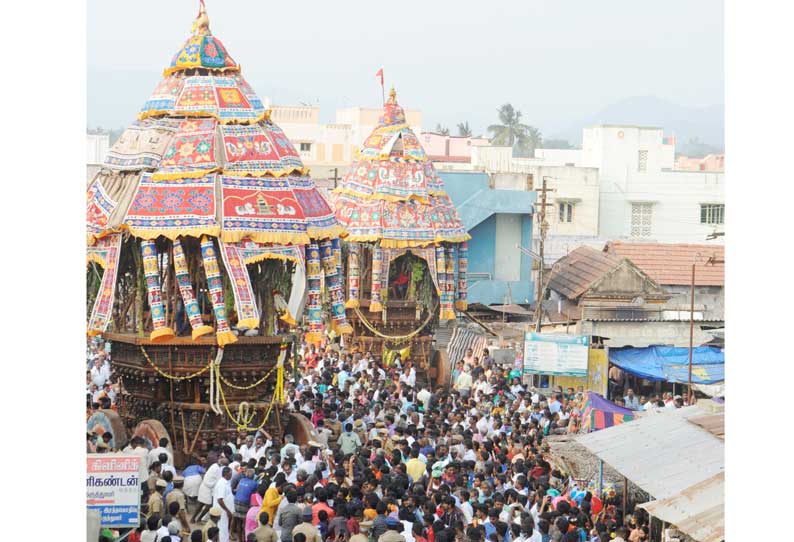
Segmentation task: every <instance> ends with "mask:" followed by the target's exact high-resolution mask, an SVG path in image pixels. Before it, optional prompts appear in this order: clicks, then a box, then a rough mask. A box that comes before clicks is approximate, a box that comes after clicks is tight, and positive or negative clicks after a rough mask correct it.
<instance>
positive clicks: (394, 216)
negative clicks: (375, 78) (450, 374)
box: [332, 88, 471, 248]
mask: <svg viewBox="0 0 794 542" xmlns="http://www.w3.org/2000/svg"><path fill="white" fill-rule="evenodd" d="M332 202H333V204H334V208H335V210H336V216H337V219H338V220H339V222H340V224H341V225H342V227H343V228H344V230H345V235H346V239H347V240H348V241H352V242H379V244H380V246H381V247H383V248H409V247H424V246H428V245H432V244H438V243H444V242H447V243H460V242H463V241H467V240H468V239H471V236H470V235H469V234H468V233H467V232H466V228H465V227H464V226H463V223H462V222H461V220H460V217H459V216H458V213H457V210H456V209H455V207H454V205H453V204H452V201H451V200H450V199H449V196H448V195H447V193H446V192H445V191H444V182H443V181H442V180H441V177H440V176H438V174H437V173H436V171H435V168H434V166H433V162H432V161H430V160H429V159H428V157H427V154H426V153H425V151H424V149H423V148H422V145H421V143H420V142H419V138H417V137H416V134H415V133H414V132H413V130H412V129H411V127H410V126H409V125H408V123H407V120H406V117H405V111H404V110H403V108H402V107H400V105H399V103H397V93H396V92H395V90H394V89H393V88H392V90H391V92H390V93H389V99H388V100H387V101H386V103H385V104H384V107H383V115H382V116H381V117H380V119H379V122H378V126H377V127H376V128H375V129H374V130H373V131H372V133H371V134H370V135H369V136H368V137H367V139H366V140H365V141H364V144H363V145H362V147H361V149H359V150H358V151H357V153H356V160H355V161H354V162H353V163H352V165H351V166H350V168H349V170H348V171H347V172H346V173H345V175H344V176H343V177H342V180H341V182H340V185H339V186H338V187H337V188H336V189H335V190H334V191H333V193H332Z"/></svg>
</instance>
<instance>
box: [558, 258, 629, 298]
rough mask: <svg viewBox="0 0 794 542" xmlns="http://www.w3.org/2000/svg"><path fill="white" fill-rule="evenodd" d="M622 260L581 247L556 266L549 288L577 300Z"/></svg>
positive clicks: (559, 261)
mask: <svg viewBox="0 0 794 542" xmlns="http://www.w3.org/2000/svg"><path fill="white" fill-rule="evenodd" d="M622 260H623V258H621V257H618V256H614V255H612V254H608V253H606V252H602V251H600V250H597V249H595V248H591V247H588V246H582V247H579V248H577V249H576V250H573V251H572V252H570V253H569V254H568V255H567V256H565V257H563V258H560V259H559V260H557V262H556V263H555V264H554V268H553V270H552V272H551V276H550V277H549V288H551V289H552V290H554V291H556V292H559V293H560V294H562V295H564V296H565V297H567V298H568V299H576V298H577V297H579V296H580V295H582V294H583V293H585V292H586V291H587V290H588V288H590V286H591V285H592V284H593V283H594V282H595V281H597V280H598V279H600V278H601V277H603V276H604V274H605V273H607V272H608V271H610V270H612V269H614V268H615V267H616V266H617V265H618V264H619V263H620V262H621V261H622Z"/></svg>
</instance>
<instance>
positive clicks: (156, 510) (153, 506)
mask: <svg viewBox="0 0 794 542" xmlns="http://www.w3.org/2000/svg"><path fill="white" fill-rule="evenodd" d="M166 485H167V484H166V482H165V480H163V479H162V478H158V479H157V481H155V483H154V486H155V490H154V491H153V492H152V493H151V494H150V495H149V501H148V502H147V514H148V516H149V517H152V516H153V515H155V514H157V515H158V516H160V517H162V516H163V508H164V507H165V503H164V502H163V492H164V491H165V488H166Z"/></svg>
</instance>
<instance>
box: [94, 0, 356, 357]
mask: <svg viewBox="0 0 794 542" xmlns="http://www.w3.org/2000/svg"><path fill="white" fill-rule="evenodd" d="M137 117H138V118H137V121H136V122H134V123H133V124H132V125H131V126H129V127H128V128H127V130H126V131H125V132H124V133H123V134H122V136H121V137H120V138H119V139H118V140H117V141H116V142H115V143H114V145H113V146H112V148H111V149H110V151H109V153H108V155H107V158H106V161H105V163H104V164H103V168H102V170H101V171H100V172H99V173H98V174H97V175H96V177H94V179H93V180H92V181H91V182H90V184H89V186H88V202H87V240H88V245H89V251H88V252H89V255H88V257H89V260H90V261H93V262H95V263H99V264H100V265H103V267H104V264H112V263H113V258H109V257H108V255H107V252H108V250H109V247H116V248H118V249H119V250H121V252H124V251H126V250H131V249H132V248H133V247H132V246H131V245H128V243H127V241H128V240H129V239H130V238H131V239H133V240H135V241H136V243H137V244H139V245H140V246H138V247H137V248H135V249H134V250H140V251H141V254H142V256H143V270H145V271H147V273H146V276H147V281H148V282H147V284H146V287H147V289H148V294H149V298H148V305H149V308H150V310H151V316H152V325H153V329H151V330H150V331H151V338H152V340H169V339H170V338H171V337H173V335H174V331H173V329H171V323H169V322H164V321H162V320H161V318H160V317H161V316H162V317H165V316H169V315H168V314H164V313H168V312H169V307H168V301H167V300H164V298H167V297H168V295H169V292H166V291H165V290H166V289H165V288H164V287H163V286H164V285H163V284H159V282H160V281H164V280H165V279H164V277H165V276H167V275H168V274H167V273H165V275H164V274H163V273H164V272H163V269H160V270H159V273H156V271H157V270H158V268H157V265H160V266H161V267H162V266H163V265H167V266H170V265H172V264H173V265H176V266H179V267H180V268H178V269H177V270H176V274H177V278H178V277H179V276H180V274H181V273H183V272H184V273H188V272H189V273H190V275H189V276H190V277H191V280H192V283H191V284H187V283H186V282H185V283H181V284H179V288H176V280H175V279H171V283H170V287H171V288H172V289H174V291H173V292H170V294H171V296H172V301H173V297H174V296H179V295H180V292H181V294H182V297H183V298H184V299H183V301H184V305H185V307H186V308H187V310H188V313H189V316H190V311H191V310H198V309H196V307H195V306H194V305H193V304H192V303H191V302H189V300H190V298H191V296H193V297H200V296H198V295H194V294H193V293H191V292H190V291H188V288H189V287H192V288H193V289H194V292H198V291H202V290H203V289H204V286H203V285H202V284H201V282H203V281H204V280H205V279H206V283H205V284H207V283H208V289H209V292H210V293H211V297H212V299H213V305H215V311H214V317H212V318H211V320H212V321H213V322H211V323H214V324H215V327H216V330H215V331H216V335H217V337H218V343H219V344H221V345H222V344H227V343H229V342H234V341H235V340H236V339H235V338H234V337H233V336H232V335H231V333H230V328H233V327H234V326H235V320H236V321H237V322H236V323H237V324H238V327H239V328H240V329H241V331H242V330H245V329H248V328H254V327H256V325H257V323H258V322H259V316H260V308H259V307H258V306H257V300H260V302H261V299H262V298H261V295H259V294H258V293H257V292H255V291H254V290H256V285H253V286H252V279H251V277H250V276H249V272H248V270H247V269H246V265H251V264H252V263H256V262H261V261H263V260H265V259H281V260H285V261H291V262H293V263H294V264H296V265H298V266H299V267H300V268H301V269H300V271H301V272H300V273H298V274H296V275H295V277H298V278H295V279H294V280H295V281H296V282H300V284H295V287H294V288H292V291H293V295H292V296H291V297H292V299H291V300H290V302H289V305H290V311H289V313H288V314H286V315H284V316H285V319H284V321H286V322H290V323H291V324H293V325H294V323H295V318H298V317H300V314H299V313H302V311H303V305H304V304H305V302H306V297H305V296H304V295H303V293H304V292H305V291H306V286H307V283H308V291H309V294H308V306H309V312H310V326H311V330H310V331H311V333H312V335H311V337H312V338H314V339H317V338H318V336H319V335H318V334H320V333H322V330H323V324H322V313H321V306H322V303H321V300H320V292H319V290H320V286H319V285H320V284H321V283H322V282H323V281H322V275H323V273H324V274H325V279H326V280H325V281H324V284H325V286H326V288H328V289H329V291H330V294H331V298H332V306H333V308H334V317H333V321H332V325H333V326H334V327H335V328H336V329H337V331H339V332H345V331H346V330H347V326H346V325H345V314H344V308H343V305H344V300H343V299H342V297H341V296H342V294H341V291H340V289H339V283H340V278H339V275H338V273H337V269H336V265H335V264H334V265H332V262H335V261H336V260H339V259H340V258H341V256H340V249H339V240H338V238H339V235H340V234H341V233H342V231H343V230H342V228H341V227H340V225H339V223H338V222H337V220H336V217H335V214H334V212H333V210H332V209H331V207H330V206H329V204H328V203H327V201H326V200H325V199H324V198H323V197H322V195H321V194H320V193H319V192H318V190H317V189H316V187H315V185H314V182H313V181H312V180H311V178H310V177H309V176H308V170H307V169H306V168H305V167H304V165H303V163H302V161H301V159H300V156H299V154H298V152H297V151H296V150H295V148H294V147H293V145H292V144H291V143H290V141H289V140H288V138H287V137H286V136H285V135H284V132H283V131H282V130H281V129H280V128H279V127H278V126H277V125H276V124H275V123H273V122H272V121H271V119H270V110H269V109H266V108H265V107H264V105H263V104H262V101H261V100H260V99H259V98H258V97H257V95H256V94H255V93H254V91H253V89H252V88H251V86H250V85H249V84H248V83H247V82H246V80H245V79H244V78H243V76H242V73H241V71H240V66H239V64H238V63H237V62H236V61H235V60H234V59H233V58H232V56H231V55H230V54H229V52H228V51H227V50H226V48H225V47H224V45H223V44H222V43H221V41H220V40H219V39H218V38H217V37H215V36H213V35H212V33H211V32H210V27H209V18H208V16H207V12H206V9H205V7H204V3H203V1H202V3H201V7H200V10H199V14H198V16H197V18H196V20H195V22H194V23H193V31H192V35H191V36H190V37H189V38H188V39H187V41H185V43H184V45H183V46H182V47H181V48H180V49H179V51H178V52H177V53H176V54H175V55H174V57H173V59H172V61H171V63H170V65H169V66H168V67H167V68H166V69H165V71H164V77H163V79H162V80H161V81H160V83H159V84H158V85H157V87H156V88H155V89H154V91H153V92H152V94H151V95H150V96H149V98H148V99H147V100H146V102H145V103H144V105H143V107H142V108H141V110H140V112H139V113H138V116H137ZM199 245H200V246H199ZM122 246H123V247H124V248H123V249H122ZM117 252H118V251H117ZM165 254H167V255H168V256H167V257H165V256H164V255H165ZM180 254H181V255H183V256H184V258H180V257H179V255H180ZM218 255H220V256H221V258H220V259H221V261H222V262H223V266H222V267H221V266H219V265H217V263H216V264H213V263H212V260H213V259H214V258H216V257H217V256H218ZM193 256H198V257H199V258H204V259H203V262H201V265H199V260H195V264H196V265H199V267H200V270H198V271H197V270H189V269H186V267H185V266H187V267H190V265H191V264H193V263H194V260H193ZM158 258H159V259H158ZM208 259H209V261H208ZM123 260H124V259H123V258H122V261H123ZM147 262H148V263H147ZM152 262H155V263H152ZM157 262H159V264H157ZM164 262H165V263H164ZM182 264H185V265H182ZM106 270H107V268H106ZM216 271H217V273H215V272H216ZM113 272H114V273H115V272H116V271H115V270H113ZM203 272H206V273H207V276H206V277H204V276H203V275H201V273H203ZM196 273H198V276H197V275H196ZM107 274H108V273H106V275H107ZM210 275H217V277H219V280H221V279H222V281H221V282H223V284H224V285H226V286H224V287H221V285H220V284H219V283H218V281H216V280H214V278H215V277H214V276H210ZM108 280H109V281H110V279H108ZM254 282H256V280H255V281H254ZM107 286H111V285H110V284H108V285H107ZM183 287H184V288H183ZM261 287H265V286H261ZM113 288H115V284H114V285H113V287H112V288H111V289H110V290H107V289H104V288H103V289H101V290H100V295H99V296H98V297H97V303H99V305H95V307H94V312H93V313H92V315H91V318H90V321H89V333H102V332H104V331H105V329H106V328H107V326H108V324H109V323H110V321H111V320H113V323H114V329H115V330H117V331H118V330H119V329H123V327H124V322H121V321H116V320H117V319H118V320H121V317H120V316H119V315H115V317H114V315H112V314H111V313H112V311H113V307H114V296H115V290H114V289H113ZM274 288H275V287H274ZM266 290H267V296H272V295H273V294H272V293H271V290H270V287H267V288H266ZM224 292H225V293H226V298H227V300H228V298H229V297H230V295H231V294H234V298H235V303H234V305H232V304H230V303H228V302H227V303H225V305H227V307H226V308H224V307H223V305H224V303H223V302H222V301H221V299H222V298H223V293H224ZM103 293H106V295H104V297H103ZM284 295H285V296H287V294H286V293H285V294H284ZM287 297H289V296H287ZM193 301H195V299H194V300H193ZM268 302H269V301H268ZM174 307H176V305H174ZM191 307H192V309H191ZM175 311H176V309H175V308H173V307H172V308H171V313H170V316H169V318H171V319H172V320H173V318H174V317H175V314H174V313H175ZM281 313H282V314H284V311H283V310H282V311H281ZM192 316H196V315H195V314H193V315H192ZM205 320H206V318H205ZM197 322H200V319H199V320H197ZM240 324H242V325H240ZM207 327H208V326H207V322H206V321H205V322H203V323H201V325H200V326H199V327H198V328H196V327H195V326H194V336H196V335H197V336H201V335H203V334H206V333H208V331H207ZM209 327H210V328H211V327H212V326H209ZM210 331H211V329H210Z"/></svg>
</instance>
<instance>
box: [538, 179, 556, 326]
mask: <svg viewBox="0 0 794 542" xmlns="http://www.w3.org/2000/svg"><path fill="white" fill-rule="evenodd" d="M546 179H547V177H545V176H544V177H543V185H542V188H541V190H540V216H539V217H538V219H539V220H538V222H539V227H540V247H539V250H538V254H539V256H540V263H539V267H538V293H537V297H536V299H535V303H536V305H535V333H540V322H541V319H542V317H543V294H544V291H545V288H543V248H544V246H543V245H544V244H545V242H546V232H547V231H548V229H549V223H548V222H546V205H550V204H547V203H546V193H547V192H550V191H551V192H553V191H554V189H551V190H549V189H547V188H546Z"/></svg>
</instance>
